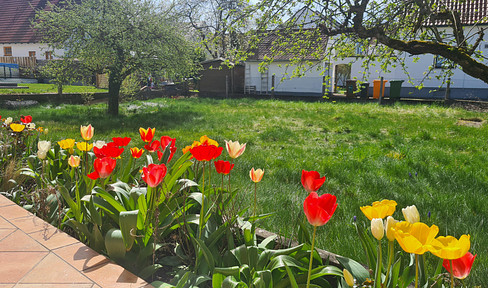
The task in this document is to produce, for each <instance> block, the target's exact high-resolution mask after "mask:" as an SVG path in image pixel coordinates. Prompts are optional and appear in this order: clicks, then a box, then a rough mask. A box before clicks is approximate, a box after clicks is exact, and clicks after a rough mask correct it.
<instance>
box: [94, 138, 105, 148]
mask: <svg viewBox="0 0 488 288" xmlns="http://www.w3.org/2000/svg"><path fill="white" fill-rule="evenodd" d="M106 144H107V143H106V142H105V141H102V140H97V141H95V142H93V147H97V148H98V149H102V148H103V146H105V145H106Z"/></svg>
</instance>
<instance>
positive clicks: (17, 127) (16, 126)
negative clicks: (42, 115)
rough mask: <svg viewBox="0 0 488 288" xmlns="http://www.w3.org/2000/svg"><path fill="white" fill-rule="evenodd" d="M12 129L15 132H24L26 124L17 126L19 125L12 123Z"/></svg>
mask: <svg viewBox="0 0 488 288" xmlns="http://www.w3.org/2000/svg"><path fill="white" fill-rule="evenodd" d="M10 129H12V131H14V132H22V131H23V130H24V129H25V125H24V124H17V123H12V124H10Z"/></svg>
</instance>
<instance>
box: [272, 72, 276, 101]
mask: <svg viewBox="0 0 488 288" xmlns="http://www.w3.org/2000/svg"><path fill="white" fill-rule="evenodd" d="M274 97H275V75H274V74H273V75H272V76H271V98H273V99H274Z"/></svg>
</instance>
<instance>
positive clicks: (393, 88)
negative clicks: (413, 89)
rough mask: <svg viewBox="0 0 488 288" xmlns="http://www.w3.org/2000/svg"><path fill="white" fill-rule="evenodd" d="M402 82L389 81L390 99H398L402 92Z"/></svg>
mask: <svg viewBox="0 0 488 288" xmlns="http://www.w3.org/2000/svg"><path fill="white" fill-rule="evenodd" d="M403 81H404V80H391V81H390V98H397V99H398V98H400V92H401V91H402V83H403Z"/></svg>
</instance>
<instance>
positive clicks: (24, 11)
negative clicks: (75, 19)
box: [0, 0, 61, 82]
mask: <svg viewBox="0 0 488 288" xmlns="http://www.w3.org/2000/svg"><path fill="white" fill-rule="evenodd" d="M50 2H51V3H53V4H57V3H58V2H59V0H51V1H50ZM47 3H48V1H47V0H0V7H1V8H0V78H7V77H8V78H17V77H19V76H20V75H19V69H12V68H11V66H12V65H11V64H14V65H15V64H16V65H18V66H19V67H20V70H22V69H24V68H28V69H34V68H35V67H36V65H37V61H38V60H50V59H53V58H54V55H55V54H57V53H61V51H52V50H49V48H48V45H47V44H42V43H40V38H39V36H38V35H36V33H35V31H34V30H33V29H32V28H31V21H33V20H34V17H35V11H36V10H39V9H48V5H47ZM1 63H8V64H10V65H2V64H1ZM23 82H25V81H23Z"/></svg>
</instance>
